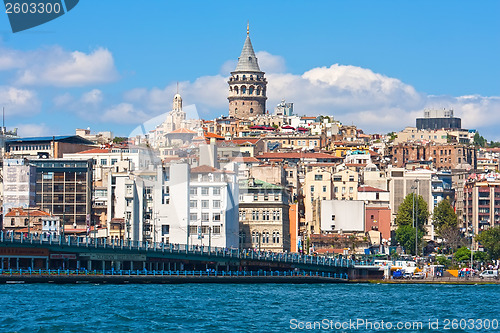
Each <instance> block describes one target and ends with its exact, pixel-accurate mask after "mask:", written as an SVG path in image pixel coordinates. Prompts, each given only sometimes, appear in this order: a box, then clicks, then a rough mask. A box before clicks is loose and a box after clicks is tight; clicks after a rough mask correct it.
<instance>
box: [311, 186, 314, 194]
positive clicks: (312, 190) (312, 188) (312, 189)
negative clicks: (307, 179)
mask: <svg viewBox="0 0 500 333" xmlns="http://www.w3.org/2000/svg"><path fill="white" fill-rule="evenodd" d="M312 193H314V185H311V194H312Z"/></svg>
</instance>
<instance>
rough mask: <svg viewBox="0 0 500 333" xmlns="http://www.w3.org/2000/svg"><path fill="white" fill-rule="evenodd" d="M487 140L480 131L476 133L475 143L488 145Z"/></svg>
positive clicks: (476, 144) (480, 145)
mask: <svg viewBox="0 0 500 333" xmlns="http://www.w3.org/2000/svg"><path fill="white" fill-rule="evenodd" d="M486 143H487V141H486V139H485V138H483V137H482V136H481V135H479V132H476V134H474V145H475V146H479V147H484V146H485V145H486Z"/></svg>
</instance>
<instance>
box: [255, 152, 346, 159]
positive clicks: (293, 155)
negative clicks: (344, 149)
mask: <svg viewBox="0 0 500 333" xmlns="http://www.w3.org/2000/svg"><path fill="white" fill-rule="evenodd" d="M256 157H257V158H258V159H266V158H268V159H290V158H319V159H337V160H341V159H342V157H337V156H335V155H331V154H326V153H296V152H293V153H263V154H261V155H259V156H256Z"/></svg>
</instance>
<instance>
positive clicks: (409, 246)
mask: <svg viewBox="0 0 500 333" xmlns="http://www.w3.org/2000/svg"><path fill="white" fill-rule="evenodd" d="M422 237H424V232H423V231H422V230H420V228H419V230H418V234H417V241H418V243H419V244H421V241H422ZM396 240H397V241H398V242H399V244H401V245H402V246H403V247H404V248H405V250H406V253H409V254H413V255H415V228H413V227H412V226H411V225H402V226H399V227H398V228H397V229H396ZM418 248H420V247H418Z"/></svg>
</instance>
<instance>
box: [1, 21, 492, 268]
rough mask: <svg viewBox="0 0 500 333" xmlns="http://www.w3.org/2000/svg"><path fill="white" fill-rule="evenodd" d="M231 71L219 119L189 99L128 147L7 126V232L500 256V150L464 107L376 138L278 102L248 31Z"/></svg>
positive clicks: (426, 113)
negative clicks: (491, 238) (490, 239)
mask: <svg viewBox="0 0 500 333" xmlns="http://www.w3.org/2000/svg"><path fill="white" fill-rule="evenodd" d="M227 74H228V75H229V76H228V80H227V86H228V87H227V88H228V94H227V99H228V114H227V115H223V116H220V117H218V118H215V119H201V118H200V117H197V116H192V114H191V113H190V112H186V110H185V109H184V108H183V103H184V101H183V99H182V91H181V90H178V91H177V93H176V94H175V95H174V96H172V106H171V107H170V106H168V105H165V110H169V109H170V111H169V112H167V113H165V115H164V116H162V119H161V121H160V122H158V123H155V124H154V126H153V128H152V129H150V128H147V126H144V125H140V126H139V127H138V129H139V130H138V131H134V132H133V133H132V134H131V135H130V136H128V137H118V136H114V134H113V133H112V132H111V131H101V132H98V133H95V132H92V130H91V129H90V128H87V129H80V128H79V129H76V130H75V133H71V134H68V135H64V136H61V135H54V136H45V137H33V136H29V135H28V136H25V137H19V136H18V135H17V131H16V130H15V129H8V128H6V127H5V126H4V127H2V135H1V138H2V156H3V165H2V183H1V199H2V209H3V211H2V212H3V214H2V217H3V219H2V230H3V231H5V232H16V233H26V234H31V233H34V234H36V235H37V236H41V237H46V238H49V237H52V238H53V239H58V238H59V237H66V236H80V237H82V236H83V237H91V238H94V239H108V240H117V241H123V240H128V241H140V242H148V243H150V244H155V243H164V244H188V245H190V246H199V247H206V246H214V247H221V248H228V249H238V248H239V249H251V250H258V251H270V252H280V253H284V252H295V253H303V254H315V255H321V256H330V257H332V256H338V255H343V256H355V255H360V254H363V255H368V254H371V255H376V254H385V255H388V256H401V255H404V254H408V255H417V256H428V255H431V254H432V255H439V254H445V255H450V254H452V253H455V252H456V251H457V250H458V249H459V248H462V247H467V248H469V249H470V250H472V251H477V252H482V253H484V254H485V255H486V253H487V252H488V253H489V251H490V249H489V248H485V246H484V244H483V242H481V241H480V238H478V237H480V234H482V233H484V232H486V231H487V230H490V229H494V228H498V224H499V223H500V173H498V170H499V167H500V166H499V163H500V158H499V157H500V147H498V145H497V144H496V143H494V142H491V143H488V141H487V140H486V139H485V138H483V137H482V136H481V135H480V133H478V132H477V131H476V130H474V129H470V128H469V129H468V128H467V127H468V126H467V124H464V123H462V121H461V119H460V118H459V117H457V116H456V115H455V114H454V110H453V109H451V108H444V109H423V110H422V113H421V117H420V118H417V119H415V123H414V124H408V126H407V127H406V128H404V129H396V128H395V129H394V132H391V133H372V134H368V133H365V132H364V131H363V130H362V129H361V128H358V127H357V126H356V125H355V124H343V123H342V122H341V120H340V119H336V118H335V115H331V114H324V115H320V114H318V115H316V116H301V115H300V114H301V112H303V110H300V108H297V107H295V105H294V102H293V99H294V97H293V95H291V96H288V97H287V99H286V100H285V99H283V100H282V101H281V103H279V104H278V105H276V106H274V105H273V106H270V105H267V104H266V100H267V98H268V91H267V85H268V80H267V78H266V73H265V72H263V71H262V70H261V69H260V67H259V62H258V59H257V57H256V54H255V52H254V48H253V46H252V42H251V40H250V33H249V31H248V29H247V35H246V39H245V40H244V44H243V48H242V51H241V55H240V57H239V58H238V62H237V66H236V67H235V68H234V70H233V71H232V72H230V73H227ZM186 102H187V103H189V101H186ZM155 119H158V118H155ZM490 254H491V253H490ZM492 255H493V256H494V255H495V254H492ZM480 257H481V256H478V258H480ZM483 257H484V258H486V257H485V256H483ZM492 258H493V259H496V258H494V257H492Z"/></svg>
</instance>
